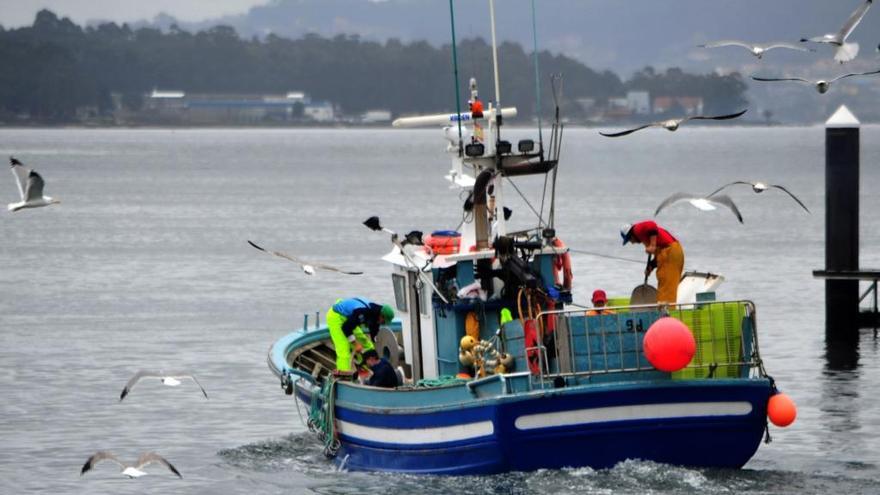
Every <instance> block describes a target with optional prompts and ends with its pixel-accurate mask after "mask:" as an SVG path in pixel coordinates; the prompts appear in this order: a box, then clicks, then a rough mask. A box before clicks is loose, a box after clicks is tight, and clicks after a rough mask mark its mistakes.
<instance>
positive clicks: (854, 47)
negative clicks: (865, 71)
mask: <svg viewBox="0 0 880 495" xmlns="http://www.w3.org/2000/svg"><path fill="white" fill-rule="evenodd" d="M873 2H874V0H865V3H863V4H861V5H859V8H857V9H856V10H855V12H853V13H852V15H850V16H849V19H847V20H846V24H844V25H843V27H842V28H840V31H838V32H837V33H830V34H825V35H822V36H816V37H814V38H802V39H801V42H805V41H812V42H814V43H828V44H829V45H833V46H836V47H837V50H836V51H835V52H834V60H837V61H838V62H840V63H841V64H842V63H844V62H849V61H850V60H852V59H854V58H856V55H858V54H859V44H858V43H847V42H846V38H847V37H849V35H850V34H851V33H852V32H853V30H854V29H855V28H856V26H858V25H859V22H861V21H862V17H865V14H866V13H867V12H868V9H869V8H871V4H872V3H873Z"/></svg>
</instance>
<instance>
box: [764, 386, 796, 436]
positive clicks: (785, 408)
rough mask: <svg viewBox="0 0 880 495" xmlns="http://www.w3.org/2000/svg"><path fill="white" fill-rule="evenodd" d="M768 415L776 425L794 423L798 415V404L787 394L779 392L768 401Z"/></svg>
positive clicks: (781, 425)
mask: <svg viewBox="0 0 880 495" xmlns="http://www.w3.org/2000/svg"><path fill="white" fill-rule="evenodd" d="M767 417H768V418H770V422H771V423H773V424H774V425H776V426H780V427H786V426H788V425H790V424H792V423H794V419H795V418H796V417H797V406H795V405H794V401H793V400H791V397H789V396H788V395H787V394H783V393H782V392H777V393H776V394H775V395H773V396H772V397H770V400H769V401H768V402H767Z"/></svg>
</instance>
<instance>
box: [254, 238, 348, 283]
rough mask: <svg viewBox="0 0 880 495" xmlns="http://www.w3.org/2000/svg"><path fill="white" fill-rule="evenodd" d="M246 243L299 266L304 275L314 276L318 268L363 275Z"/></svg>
mask: <svg viewBox="0 0 880 495" xmlns="http://www.w3.org/2000/svg"><path fill="white" fill-rule="evenodd" d="M247 242H248V244H250V245H251V246H253V247H255V248H257V249H259V250H260V251H262V252H264V253H268V254H272V255H275V256H278V257H279V258H284V259H286V260H290V261H292V262H294V263H297V264H299V266H300V268H302V271H303V272H305V274H306V275H314V274H315V269H316V268H320V269H322V270H330V271H331V272H337V273H343V274H345V275H363V273H364V272H350V271H346V270H342V269H340V268H336V267H335V266H330V265H324V264H321V263H307V262H305V261H303V260H301V259H299V258H297V257H295V256H290V255H289V254H284V253H282V252H279V251H269V250H267V249H263V248H261V247H260V246H257V245H256V244H254V243H253V242H251V241H247Z"/></svg>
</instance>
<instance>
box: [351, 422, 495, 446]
mask: <svg viewBox="0 0 880 495" xmlns="http://www.w3.org/2000/svg"><path fill="white" fill-rule="evenodd" d="M337 424H338V425H339V433H341V434H343V435H345V436H348V437H352V438H357V439H360V440H368V441H372V442H381V443H397V444H403V445H416V444H423V443H424V444H428V443H445V442H457V441H460V440H470V439H473V438H480V437H485V436H489V435H492V434H493V433H494V432H495V426H494V425H493V424H492V422H491V421H479V422H476V423H467V424H463V425H451V426H441V427H437V428H378V427H375V426H364V425H359V424H356V423H349V422H347V421H342V420H337Z"/></svg>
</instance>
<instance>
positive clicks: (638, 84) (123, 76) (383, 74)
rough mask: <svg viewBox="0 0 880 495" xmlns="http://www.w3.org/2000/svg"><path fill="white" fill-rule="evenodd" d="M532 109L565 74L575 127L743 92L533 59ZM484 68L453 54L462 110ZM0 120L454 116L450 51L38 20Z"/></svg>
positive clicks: (517, 72)
mask: <svg viewBox="0 0 880 495" xmlns="http://www.w3.org/2000/svg"><path fill="white" fill-rule="evenodd" d="M499 59H500V60H499V62H500V65H501V72H502V74H501V80H502V97H503V101H502V103H503V104H504V105H505V106H507V105H515V106H517V107H518V108H519V111H520V115H521V116H524V117H526V118H528V117H530V116H532V115H534V111H535V108H536V98H535V72H534V64H533V57H532V54H531V53H527V52H526V51H524V50H523V48H522V47H521V46H520V45H518V44H513V43H504V44H502V45H501V46H500V50H499ZM538 59H539V61H538V66H539V68H540V73H541V78H540V79H541V85H542V96H541V107H542V110H543V112H544V113H546V114H547V115H549V114H550V113H551V112H552V109H551V107H552V101H553V99H552V95H551V91H550V84H549V74H552V73H562V74H564V93H563V96H564V100H565V106H564V111H565V113H566V114H567V115H570V116H574V117H577V116H578V113H579V109H580V106H579V105H578V104H576V103H574V101H576V100H579V99H584V98H592V99H594V100H596V101H604V100H607V98H609V97H613V96H624V95H625V94H626V92H627V91H629V90H647V91H648V92H650V93H651V94H652V96H659V95H662V96H696V97H702V98H703V100H704V105H705V106H704V111H705V112H706V113H716V112H727V111H731V110H740V109H742V108H744V107H745V104H746V101H745V96H744V92H745V90H746V85H745V84H744V83H743V80H742V78H741V76H740V75H738V74H734V75H729V76H718V75H714V74H706V75H694V74H687V73H684V72H682V71H681V70H678V69H669V70H667V71H665V72H655V71H654V70H653V69H651V68H650V67H648V68H646V69H644V70H642V71H639V72H637V73H636V74H635V75H634V76H633V77H632V78H631V79H630V80H628V81H623V80H621V78H620V77H619V76H618V75H616V74H614V73H612V72H610V71H604V72H597V71H594V70H592V69H590V68H589V67H587V66H585V65H583V64H581V63H579V62H578V61H576V60H574V59H572V58H570V57H566V56H564V55H558V54H552V53H549V52H546V51H542V52H540V53H539V55H538ZM491 61H492V58H491V50H490V47H489V46H488V44H487V43H486V42H485V41H483V40H482V39H479V38H477V39H468V40H463V41H460V42H459V45H458V62H459V83H460V88H461V98H462V100H465V99H466V98H467V81H468V79H469V78H470V77H471V76H474V77H476V78H477V80H478V81H479V83H480V89H481V93H480V94H481V97H482V99H483V100H484V101H486V100H490V99H491V98H492V95H493V93H494V91H493V90H492V88H493V84H492V72H491V70H492V63H491ZM0 66H2V67H3V68H4V70H3V71H2V72H0V120H7V121H8V120H9V118H11V117H14V116H22V115H27V116H29V117H28V118H29V119H31V120H33V121H37V122H46V123H52V122H69V121H72V120H74V119H75V115H76V109H77V108H80V107H83V106H96V107H97V108H98V109H99V111H100V112H109V111H111V110H112V107H113V102H112V99H111V93H119V94H121V95H123V98H122V102H123V104H124V105H125V106H127V107H128V108H130V109H133V110H137V109H138V108H140V106H141V105H142V103H143V96H144V95H145V94H146V93H149V92H150V91H151V90H153V89H155V88H158V89H167V90H183V91H186V92H198V93H249V94H253V93H267V94H268V93H273V94H283V93H286V92H288V91H303V92H305V93H306V94H308V95H310V96H311V97H312V98H313V99H316V100H327V101H330V102H332V103H334V104H335V105H338V107H339V109H340V110H341V111H342V112H344V113H348V114H357V113H360V112H363V111H365V110H369V109H376V108H384V109H388V110H391V112H392V113H393V114H394V115H400V114H408V113H423V112H438V111H449V110H452V109H454V107H455V89H454V87H453V70H452V47H451V45H449V44H447V45H445V46H442V47H440V48H437V47H433V46H431V45H430V44H428V43H427V42H413V43H408V44H406V43H402V42H400V41H398V40H395V39H390V40H388V41H385V42H383V43H379V42H373V41H365V40H361V39H360V38H359V37H357V36H336V37H333V38H324V37H321V36H318V35H306V36H304V37H302V38H300V39H295V40H293V39H286V38H281V37H278V36H274V35H269V36H267V37H265V38H263V39H258V38H251V39H242V38H241V37H240V36H239V35H238V34H237V33H236V31H235V30H234V29H233V28H231V27H228V26H216V27H213V28H210V29H207V30H204V31H199V32H196V33H190V32H187V31H183V30H181V29H178V28H176V27H175V26H172V27H171V28H170V29H169V30H167V31H161V30H158V29H152V28H140V29H136V30H133V29H131V28H130V27H129V26H128V25H126V24H123V25H121V26H119V25H117V24H115V23H106V24H101V25H98V26H95V27H92V26H89V27H85V28H83V27H81V26H78V25H76V24H74V23H73V22H71V21H70V20H69V19H67V18H63V19H59V18H58V16H56V15H55V14H54V13H52V12H50V11H48V10H42V11H40V12H39V13H38V14H37V16H36V20H35V21H34V24H33V26H31V27H24V28H19V29H10V30H5V29H3V28H2V27H0Z"/></svg>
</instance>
